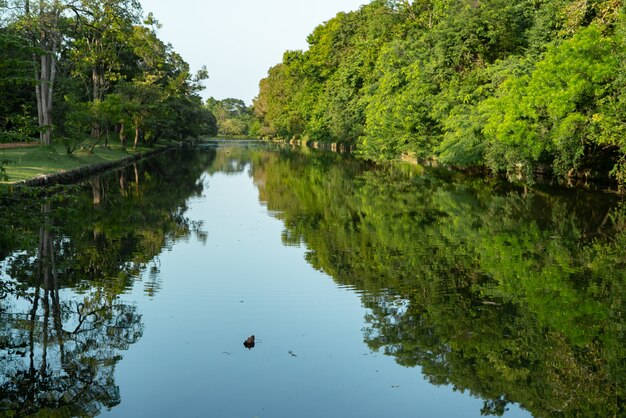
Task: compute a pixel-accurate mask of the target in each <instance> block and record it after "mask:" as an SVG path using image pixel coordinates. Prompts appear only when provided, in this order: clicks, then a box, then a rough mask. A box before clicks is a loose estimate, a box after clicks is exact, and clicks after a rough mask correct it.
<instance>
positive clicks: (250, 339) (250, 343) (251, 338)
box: [243, 335, 254, 350]
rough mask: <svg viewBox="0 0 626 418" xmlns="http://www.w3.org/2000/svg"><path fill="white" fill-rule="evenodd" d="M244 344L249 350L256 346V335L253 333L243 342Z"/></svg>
mask: <svg viewBox="0 0 626 418" xmlns="http://www.w3.org/2000/svg"><path fill="white" fill-rule="evenodd" d="M243 346H244V347H246V348H247V349H248V350H251V349H253V348H254V335H251V336H249V337H248V338H246V340H245V341H244V342H243Z"/></svg>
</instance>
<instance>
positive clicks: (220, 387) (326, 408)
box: [0, 141, 626, 417]
mask: <svg viewBox="0 0 626 418" xmlns="http://www.w3.org/2000/svg"><path fill="white" fill-rule="evenodd" d="M11 196H12V195H10V194H9V195H4V197H3V199H4V200H3V203H2V206H0V217H1V220H2V222H1V225H0V260H1V261H0V298H1V299H0V318H1V322H0V415H2V414H4V415H3V416H29V415H37V414H39V416H96V415H102V416H119V417H143V416H145V417H161V416H162V417H172V416H181V417H196V416H197V417H420V416H423V417H479V416H481V415H503V416H505V417H527V416H538V417H540V416H541V417H543V416H620V415H623V414H624V413H626V411H625V407H624V400H625V399H624V398H625V394H624V391H625V390H626V389H625V388H626V346H625V345H624V341H625V340H626V338H625V337H626V335H625V332H626V331H625V330H626V327H625V322H626V320H625V317H624V308H625V306H626V298H624V295H625V290H626V289H625V287H626V269H625V266H626V245H624V244H626V206H624V203H623V202H622V200H621V199H620V198H619V197H618V196H616V195H614V194H610V193H603V192H592V191H582V190H576V189H563V188H559V187H553V186H550V185H540V184H537V185H535V186H534V187H532V188H528V187H524V186H522V185H515V184H512V183H507V182H501V181H499V180H494V179H481V178H475V177H468V176H465V175H462V174H460V173H456V172H453V171H448V170H443V169H424V168H421V167H419V166H410V165H398V166H393V167H374V166H372V165H369V164H366V163H363V162H360V161H358V160H357V159H355V158H351V157H347V156H344V155H340V154H336V153H330V152H324V151H317V150H309V149H299V148H298V149H291V148H287V147H283V146H278V145H267V144H261V143H256V142H220V141H216V142H212V143H210V144H208V145H204V146H202V148H199V149H196V150H175V151H172V152H169V153H166V154H162V155H159V156H156V157H153V158H151V159H148V160H146V161H143V162H141V163H140V164H135V165H132V166H130V167H127V168H125V169H120V170H116V171H114V172H111V173H107V174H106V175H102V176H98V177H95V178H92V179H90V180H89V181H86V182H84V183H82V184H79V185H74V186H71V187H66V188H63V189H62V191H61V192H59V193H55V194H52V195H51V196H49V197H47V198H41V197H29V196H26V195H22V196H20V197H19V199H14V198H12V197H11ZM12 200H15V201H12ZM252 336H254V338H251V337H252ZM244 343H245V344H244Z"/></svg>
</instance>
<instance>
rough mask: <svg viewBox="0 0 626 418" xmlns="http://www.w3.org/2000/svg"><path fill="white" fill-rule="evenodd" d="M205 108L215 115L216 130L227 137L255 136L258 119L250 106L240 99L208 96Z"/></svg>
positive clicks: (257, 131)
mask: <svg viewBox="0 0 626 418" xmlns="http://www.w3.org/2000/svg"><path fill="white" fill-rule="evenodd" d="M206 108H207V109H208V110H209V111H210V112H211V113H212V114H213V115H214V116H215V119H216V123H217V132H215V134H218V135H220V136H227V137H257V136H258V134H259V121H258V119H257V118H255V117H254V112H253V110H252V107H251V106H247V105H246V103H245V102H244V101H243V100H241V99H233V98H228V99H223V100H217V99H215V98H214V97H209V98H208V99H207V101H206Z"/></svg>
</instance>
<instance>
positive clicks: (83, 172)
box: [0, 144, 181, 188]
mask: <svg viewBox="0 0 626 418" xmlns="http://www.w3.org/2000/svg"><path fill="white" fill-rule="evenodd" d="M180 146H181V145H180V144H179V145H168V146H164V147H160V148H155V149H152V150H148V151H144V152H138V153H136V154H132V155H129V156H128V157H125V158H121V159H119V160H114V161H106V162H102V163H97V164H90V165H83V166H80V167H76V168H72V169H70V170H65V171H58V172H55V173H49V174H39V175H37V176H36V177H33V178H31V179H27V180H20V181H17V182H14V183H10V182H7V183H2V184H0V187H8V188H21V187H49V186H54V185H57V184H63V185H67V184H72V183H77V182H79V181H81V180H84V179H86V178H88V177H91V176H93V175H96V174H99V173H102V172H105V171H108V170H111V169H114V168H121V167H125V166H127V165H129V164H131V163H134V162H137V161H139V160H142V159H144V158H148V157H151V156H153V155H157V154H160V153H163V152H166V151H169V150H172V149H176V148H180Z"/></svg>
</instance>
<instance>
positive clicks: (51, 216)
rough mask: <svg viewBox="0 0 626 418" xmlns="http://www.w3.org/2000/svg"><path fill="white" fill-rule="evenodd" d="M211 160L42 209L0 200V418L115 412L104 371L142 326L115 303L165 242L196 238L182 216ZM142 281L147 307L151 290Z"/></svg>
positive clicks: (167, 163) (194, 157)
mask: <svg viewBox="0 0 626 418" xmlns="http://www.w3.org/2000/svg"><path fill="white" fill-rule="evenodd" d="M212 158H213V154H212V153H203V154H197V153H191V152H178V153H170V154H168V158H167V159H166V160H163V159H160V160H159V159H155V160H149V161H147V162H146V163H144V164H142V165H137V164H135V165H133V166H131V167H129V168H127V169H124V170H119V171H117V172H115V173H111V174H110V175H108V176H99V177H95V178H93V179H91V180H90V181H89V182H87V183H86V184H85V185H82V186H78V187H70V188H67V189H65V192H64V193H61V194H57V195H54V196H52V197H48V198H42V197H37V196H33V197H29V196H28V195H20V196H19V199H18V197H17V196H16V194H15V193H8V194H3V195H2V199H3V202H2V205H0V218H1V219H2V220H3V221H2V222H1V223H0V225H1V226H0V248H1V249H2V255H3V261H2V262H1V263H0V268H1V270H0V301H1V302H0V303H1V304H0V318H1V322H0V326H1V328H0V372H1V373H0V394H1V396H0V411H2V413H3V414H6V415H7V416H26V415H33V414H42V413H43V414H53V415H55V416H95V415H98V414H99V412H100V411H101V409H102V408H112V407H114V406H116V405H118V404H119V403H120V401H121V398H120V391H119V388H118V386H117V384H116V382H115V375H114V372H115V368H116V365H117V364H118V362H119V361H120V360H121V359H122V355H123V352H124V351H126V350H127V349H128V348H129V347H130V346H131V345H133V344H135V343H136V342H137V341H138V340H139V339H140V338H141V337H142V334H143V323H142V318H141V313H139V312H137V309H136V307H135V306H134V305H132V304H129V303H125V302H122V301H121V300H120V299H119V298H118V296H119V295H120V294H121V293H123V292H124V291H125V290H126V289H128V288H130V287H131V286H132V284H133V282H134V281H135V280H137V279H138V278H139V276H140V274H141V272H142V271H144V270H146V269H150V270H151V272H152V273H156V272H155V269H158V267H157V265H158V262H157V261H158V260H157V259H155V257H156V256H157V255H158V254H159V253H160V252H161V250H162V249H163V248H164V247H166V246H167V245H168V243H169V242H171V241H173V240H176V239H180V238H181V237H184V236H188V235H190V234H193V233H196V234H197V235H198V236H202V235H203V234H205V232H204V231H202V228H201V225H199V224H192V223H190V222H189V221H188V220H187V219H186V218H185V216H184V213H185V210H186V202H187V200H188V199H189V198H190V197H192V196H195V195H198V194H200V193H202V190H203V185H202V183H200V182H198V178H199V177H200V174H201V172H202V169H203V168H204V167H205V166H206V165H207V164H208V163H209V161H210V160H211V159H212ZM183 163H184V168H182V170H181V167H177V168H173V167H172V164H174V165H175V164H181V166H182V164H183ZM174 167H175V166H174ZM173 171H176V175H174V173H173ZM13 200H14V201H13ZM42 201H43V203H41V202H42ZM156 202H158V204H155V203H156ZM150 277H151V278H154V281H153V280H148V281H147V282H146V283H145V288H146V293H148V294H150V295H153V294H155V293H156V292H157V291H158V281H157V279H156V274H152V275H151V276H150Z"/></svg>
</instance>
